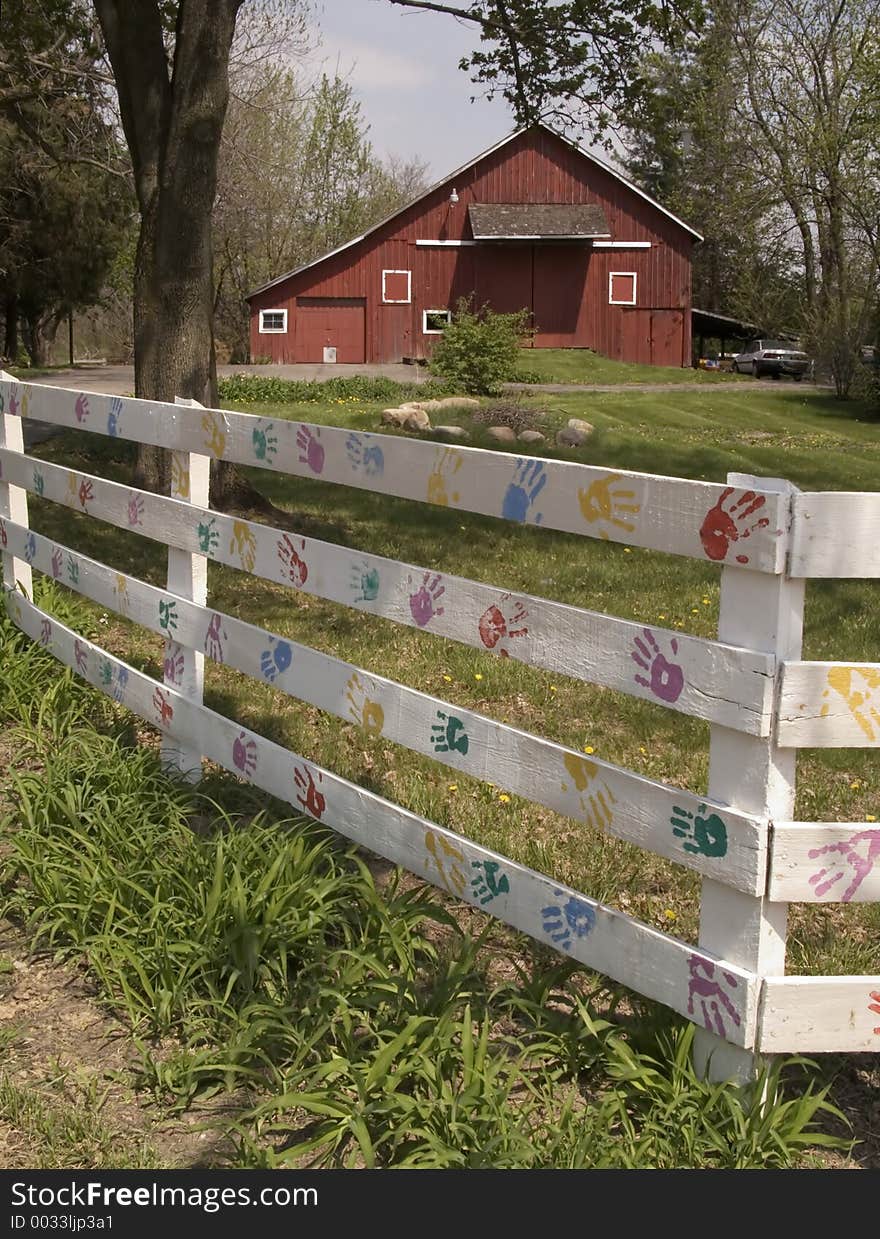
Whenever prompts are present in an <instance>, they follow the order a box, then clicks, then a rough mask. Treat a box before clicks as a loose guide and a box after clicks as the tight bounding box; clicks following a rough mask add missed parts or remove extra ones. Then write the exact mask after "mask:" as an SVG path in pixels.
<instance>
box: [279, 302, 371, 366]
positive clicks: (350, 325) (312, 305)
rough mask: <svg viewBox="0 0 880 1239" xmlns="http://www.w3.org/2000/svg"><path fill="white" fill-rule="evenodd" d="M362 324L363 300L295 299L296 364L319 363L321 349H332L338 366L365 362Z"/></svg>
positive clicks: (364, 317) (364, 309)
mask: <svg viewBox="0 0 880 1239" xmlns="http://www.w3.org/2000/svg"><path fill="white" fill-rule="evenodd" d="M365 322H366V300H365V298H364V297H298V298H297V302H296V334H295V337H294V353H295V356H296V360H297V361H298V362H306V361H323V360H324V349H325V348H335V349H336V360H337V361H338V362H340V363H342V364H346V365H355V364H357V363H359V362H364V361H366V343H365Z"/></svg>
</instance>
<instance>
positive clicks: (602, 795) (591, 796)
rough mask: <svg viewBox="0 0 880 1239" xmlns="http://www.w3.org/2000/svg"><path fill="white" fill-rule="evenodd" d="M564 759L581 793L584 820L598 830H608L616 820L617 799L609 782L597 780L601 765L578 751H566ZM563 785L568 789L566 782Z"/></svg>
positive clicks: (576, 787)
mask: <svg viewBox="0 0 880 1239" xmlns="http://www.w3.org/2000/svg"><path fill="white" fill-rule="evenodd" d="M562 760H563V762H564V763H565V768H566V770H567V771H568V773H569V774H570V775H571V778H572V781H573V783H574V785H575V789H576V790H577V791H579V792H580V794H581V795H580V808H581V812H582V813H583V815H584V821H585V822H586V823H587V825H588V826H595V827H596V829H597V830H607V829H608V827H609V826H610V825H611V823H612V821H613V820H614V806H615V805H616V804H617V800H616V798H615V796H614V793H613V792H612V790H611V788H610V787H609V786H608V784H607V783H605V782H600V783H596V782H595V780H596V776H597V775H598V773H599V767H598V766H597V765H596V763H595V762H592V761H587V759H586V758H585V757H580V756H579V755H578V754H577V753H566V754H565V755H564V757H563V759H562ZM562 787H563V790H566V784H565V783H563V785H562Z"/></svg>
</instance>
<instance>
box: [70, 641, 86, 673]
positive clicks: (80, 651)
mask: <svg viewBox="0 0 880 1239" xmlns="http://www.w3.org/2000/svg"><path fill="white" fill-rule="evenodd" d="M73 657H74V659H75V661H76V669H77V671H78V672H79V673H80V675H85V674H86V672H87V671H88V669H89V651H88V647H87V646H85V645H83V644H82V642H81V641H78V640H77V641H74V643H73Z"/></svg>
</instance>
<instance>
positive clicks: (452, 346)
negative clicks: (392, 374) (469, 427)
mask: <svg viewBox="0 0 880 1239" xmlns="http://www.w3.org/2000/svg"><path fill="white" fill-rule="evenodd" d="M528 320H529V311H528V310H519V311H518V312H517V313H516V314H496V313H495V312H494V310H491V309H490V308H489V307H488V306H483V307H482V308H481V309H480V310H479V311H474V310H473V309H472V308H471V303H470V302H469V301H468V300H466V299H465V298H462V299H461V300H460V301H459V303H458V306H457V307H456V310H455V314H454V316H453V319H452V322H451V323H450V324H449V326H448V327H447V328H446V330H445V331H444V332H443V335H442V336H441V338H440V339H439V340H438V342H437V346H436V348H435V349H434V356H433V357H432V359H431V367H430V368H431V372H432V374H437V375H439V376H440V377H441V378H443V379H445V380H446V381H447V382H448V383H450V384H453V385H455V386H456V387H459V388H464V390H465V391H466V392H470V393H471V394H472V395H475V396H491V395H495V394H496V393H498V392H499V391H500V390H501V384H502V383H509V382H511V381H512V380H513V379H515V378H516V377H517V375H516V369H517V362H518V361H519V348H520V342H521V341H522V339H523V337H524V336H528V334H529V331H530V328H529V325H528Z"/></svg>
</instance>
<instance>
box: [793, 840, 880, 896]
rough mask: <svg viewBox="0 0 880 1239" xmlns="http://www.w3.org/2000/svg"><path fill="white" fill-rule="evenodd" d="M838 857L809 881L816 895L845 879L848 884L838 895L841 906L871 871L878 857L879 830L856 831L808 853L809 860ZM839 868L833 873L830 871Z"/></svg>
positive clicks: (879, 844) (879, 852)
mask: <svg viewBox="0 0 880 1239" xmlns="http://www.w3.org/2000/svg"><path fill="white" fill-rule="evenodd" d="M834 853H838V854H839V859H835V860H834V861H832V862H829V863H828V864H827V865H826V866H825V868H824V869H820V870H819V871H818V872H817V873H814V874H813V876H812V877H811V878H810V885H811V886H813V887H815V889H816V894H817V895H824V894H826V893H827V892H828V891H830V890H831V888H832V886H836V885H837V883H838V882H840V881H841V880H842V879H844V878H847V877H849V878H850V882H849V885H848V886H847V888H846V890H845V891H844V892H843V894H842V895H841V896H840V902H841V903H849V901H850V900H851V899H852V897H853V895H854V894H855V893H856V891H857V890H858V889H859V887H860V886H861V884H862V883H863V882H864V880H865V878H866V877H867V876H868V874H869V873H870V872H871V870H872V869H873V868H874V862H875V861H876V860H877V859H878V858H880V829H878V830H860V831H859V832H858V834H855V835H851V836H850V837H849V839H845V840H844V841H843V842H842V843H826V844H825V846H824V847H821V848H813V849H812V851H811V852H810V853H809V857H810V860H817V859H818V858H819V857H820V856H829V857H830V856H832V855H833V854H834ZM837 865H840V868H839V869H837V872H836V873H835V872H834V870H835V869H836V868H837Z"/></svg>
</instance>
